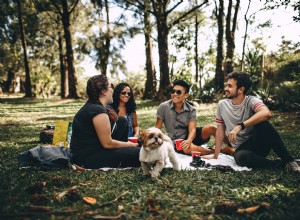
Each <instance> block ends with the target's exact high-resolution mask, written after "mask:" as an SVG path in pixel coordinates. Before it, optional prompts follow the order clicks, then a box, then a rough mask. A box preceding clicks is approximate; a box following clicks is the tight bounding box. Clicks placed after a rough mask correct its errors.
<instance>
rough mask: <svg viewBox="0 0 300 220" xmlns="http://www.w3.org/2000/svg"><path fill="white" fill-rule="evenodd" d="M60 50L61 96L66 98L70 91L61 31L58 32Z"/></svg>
mask: <svg viewBox="0 0 300 220" xmlns="http://www.w3.org/2000/svg"><path fill="white" fill-rule="evenodd" d="M58 50H59V63H60V65H59V67H60V68H59V69H60V97H61V98H63V99H64V98H66V97H67V95H68V94H67V91H68V83H67V82H68V76H67V74H66V65H65V64H66V62H65V60H66V59H65V55H64V50H63V40H62V36H61V32H60V31H59V32H58Z"/></svg>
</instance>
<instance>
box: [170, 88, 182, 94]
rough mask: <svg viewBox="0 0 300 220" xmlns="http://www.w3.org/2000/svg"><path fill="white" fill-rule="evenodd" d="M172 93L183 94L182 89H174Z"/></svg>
mask: <svg viewBox="0 0 300 220" xmlns="http://www.w3.org/2000/svg"><path fill="white" fill-rule="evenodd" d="M171 93H172V94H174V93H176V94H177V95H181V94H182V91H181V90H176V89H172V91H171Z"/></svg>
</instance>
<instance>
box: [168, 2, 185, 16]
mask: <svg viewBox="0 0 300 220" xmlns="http://www.w3.org/2000/svg"><path fill="white" fill-rule="evenodd" d="M182 2H183V0H181V1H180V2H178V3H177V4H176V5H174V7H173V8H171V9H170V10H168V11H166V14H169V13H171V12H172V11H173V10H174V9H175V8H177V7H178V5H180V4H181V3H182Z"/></svg>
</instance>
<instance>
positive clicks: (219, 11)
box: [215, 0, 224, 92]
mask: <svg viewBox="0 0 300 220" xmlns="http://www.w3.org/2000/svg"><path fill="white" fill-rule="evenodd" d="M215 16H216V18H217V24H218V36H217V58H216V70H215V90H216V91H217V92H219V91H223V89H224V71H223V60H224V51H223V50H224V49H223V44H224V43H223V41H224V40H223V37H224V1H223V0H219V4H217V2H216V1H215Z"/></svg>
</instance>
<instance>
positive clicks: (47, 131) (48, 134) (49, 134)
mask: <svg viewBox="0 0 300 220" xmlns="http://www.w3.org/2000/svg"><path fill="white" fill-rule="evenodd" d="M54 128H55V126H53V125H46V128H44V129H43V130H42V131H41V133H40V142H42V143H47V144H52V140H53V134H54Z"/></svg>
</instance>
